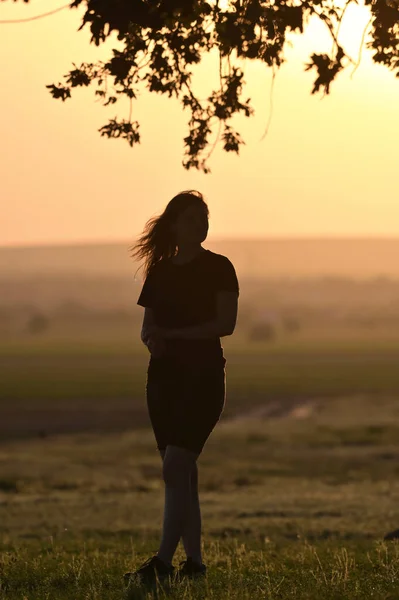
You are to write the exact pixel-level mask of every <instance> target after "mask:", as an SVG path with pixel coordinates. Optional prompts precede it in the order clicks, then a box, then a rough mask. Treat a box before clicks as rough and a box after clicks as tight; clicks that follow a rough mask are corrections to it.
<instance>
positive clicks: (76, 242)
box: [0, 234, 399, 250]
mask: <svg viewBox="0 0 399 600" xmlns="http://www.w3.org/2000/svg"><path fill="white" fill-rule="evenodd" d="M332 240H336V241H344V240H345V241H373V240H375V241H382V240H384V241H385V240H391V241H393V240H397V241H399V234H397V235H376V234H364V235H354V234H351V235H334V234H328V235H323V234H318V235H306V236H298V235H284V236H273V235H271V236H251V237H244V236H227V237H221V236H215V237H208V238H207V239H206V240H204V242H202V243H203V244H204V243H206V242H207V241H208V242H256V241H257V242H259V241H262V242H266V241H319V242H320V241H332ZM121 244H127V245H132V242H128V241H127V240H124V239H119V240H71V241H59V242H57V241H54V242H44V243H40V242H39V243H28V244H24V243H18V242H17V243H11V244H6V245H0V250H8V249H26V250H27V249H32V248H33V249H34V248H65V247H67V248H69V247H74V246H75V247H76V246H117V245H121Z"/></svg>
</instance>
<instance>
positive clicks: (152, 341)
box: [147, 325, 166, 358]
mask: <svg viewBox="0 0 399 600" xmlns="http://www.w3.org/2000/svg"><path fill="white" fill-rule="evenodd" d="M147 348H148V350H149V351H150V353H151V356H153V357H154V358H159V357H160V356H162V355H163V354H164V352H165V350H166V343H165V338H164V337H163V335H162V332H161V330H160V328H159V327H157V326H156V325H154V326H153V327H151V328H150V329H149V330H148V334H147Z"/></svg>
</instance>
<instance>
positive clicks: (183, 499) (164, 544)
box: [158, 445, 198, 565]
mask: <svg viewBox="0 0 399 600" xmlns="http://www.w3.org/2000/svg"><path fill="white" fill-rule="evenodd" d="M197 458H198V454H196V453H194V452H191V451H190V450H186V449H185V448H180V447H178V446H171V445H168V446H167V447H166V452H165V455H164V459H163V478H164V481H165V508H164V521H163V532H162V540H161V545H160V547H159V551H158V556H159V558H160V559H161V560H162V561H163V562H164V563H166V564H168V565H170V564H171V563H172V560H173V556H174V554H175V552H176V548H177V545H178V543H179V540H180V538H181V537H182V534H183V531H184V529H185V525H186V522H187V519H188V516H189V511H190V499H191V490H190V474H191V470H192V468H193V465H194V464H195V462H196V460H197Z"/></svg>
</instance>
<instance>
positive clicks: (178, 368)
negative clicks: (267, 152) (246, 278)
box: [124, 190, 239, 582]
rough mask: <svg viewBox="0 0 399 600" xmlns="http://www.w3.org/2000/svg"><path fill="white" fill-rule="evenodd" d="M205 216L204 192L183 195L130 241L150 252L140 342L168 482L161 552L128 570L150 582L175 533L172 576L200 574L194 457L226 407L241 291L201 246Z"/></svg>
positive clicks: (166, 562)
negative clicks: (227, 343) (227, 340)
mask: <svg viewBox="0 0 399 600" xmlns="http://www.w3.org/2000/svg"><path fill="white" fill-rule="evenodd" d="M208 216H209V209H208V206H207V204H206V202H205V201H204V198H203V196H202V194H201V193H200V192H197V191H195V190H190V191H185V192H181V193H180V194H178V195H177V196H175V197H174V198H172V200H171V201H170V202H169V203H168V205H167V206H166V208H165V210H164V212H163V213H162V214H161V215H160V216H159V217H154V218H152V219H150V220H149V221H148V222H147V224H146V227H145V230H144V231H145V233H143V235H142V236H141V237H140V240H139V242H138V243H137V244H136V245H135V246H133V248H132V250H134V252H133V255H136V256H139V257H140V258H145V259H146V261H145V267H146V268H145V275H146V278H145V281H144V285H143V287H142V291H141V294H140V297H139V299H138V301H137V304H140V305H141V306H144V307H145V312H144V320H143V327H142V331H141V339H142V341H143V343H144V344H145V345H146V346H147V347H148V349H149V351H150V353H151V357H150V360H149V365H148V370H147V385H146V396H147V406H148V411H149V416H150V420H151V424H152V427H153V430H154V435H155V439H156V443H157V447H158V450H159V452H160V453H161V456H162V459H163V479H164V482H165V508H164V520H163V533H162V540H161V544H160V547H159V550H158V552H157V554H156V555H154V556H152V557H151V558H149V559H148V560H147V561H146V562H145V563H144V564H143V565H142V566H141V567H140V568H139V569H138V570H137V571H135V573H134V574H136V575H138V576H139V578H140V580H141V581H146V582H154V581H155V580H156V578H157V577H158V578H159V579H160V580H162V579H164V578H165V577H169V576H172V575H173V574H174V573H175V571H174V567H173V565H172V560H173V556H174V554H175V551H176V548H177V545H178V543H179V540H180V538H181V537H182V538H183V545H184V549H185V552H186V555H187V560H186V561H184V562H183V563H181V565H183V566H182V568H181V569H180V571H179V572H178V573H177V575H178V576H179V577H180V576H182V575H187V576H194V575H202V574H205V572H206V566H205V565H204V564H203V563H202V556H201V512H200V504H199V498H198V470H197V462H196V461H197V458H198V457H199V455H200V453H201V452H202V449H203V447H204V444H205V442H206V440H207V438H208V437H209V435H210V434H211V432H212V430H213V428H214V427H215V425H216V423H217V422H218V421H219V419H220V416H221V414H222V411H223V408H224V403H225V364H226V359H225V358H224V356H223V348H222V345H221V343H220V338H221V337H222V336H226V335H231V334H232V333H233V331H234V328H235V324H236V319H237V307H238V296H239V285H238V280H237V276H236V272H235V269H234V267H233V265H232V263H231V262H230V260H229V259H228V258H227V257H225V256H223V255H221V254H216V253H214V252H211V251H210V250H206V249H205V248H203V247H202V246H201V243H202V242H203V241H204V240H205V239H206V237H207V235H208V227H209V223H208ZM131 575H133V573H126V574H125V576H124V577H125V580H126V581H129V579H130V576H131Z"/></svg>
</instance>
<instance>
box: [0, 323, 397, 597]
mask: <svg viewBox="0 0 399 600" xmlns="http://www.w3.org/2000/svg"><path fill="white" fill-rule="evenodd" d="M345 334H346V335H343V334H342V332H341V334H340V333H339V332H337V331H331V332H329V334H328V335H324V337H323V336H321V335H317V334H316V333H315V334H314V335H313V336H312V335H310V334H309V333H308V335H307V337H302V338H300V337H299V336H298V337H297V338H296V339H295V340H293V339H289V338H287V339H283V340H281V341H279V342H278V343H276V344H274V345H269V346H268V345H266V344H259V345H258V344H252V345H248V344H247V342H246V341H245V339H244V338H242V339H241V338H239V337H237V338H236V339H234V338H231V339H227V338H226V339H225V340H224V341H223V344H224V347H225V354H226V356H227V360H228V363H227V378H228V384H227V399H226V409H225V412H224V414H223V416H222V419H221V421H220V423H219V424H218V426H217V427H216V428H215V431H214V432H213V434H212V435H211V437H210V439H209V440H208V442H207V444H206V446H205V449H204V451H203V453H202V455H201V457H200V459H199V462H198V464H199V478H200V484H199V485H200V497H201V506H202V519H203V555H204V562H205V563H206V564H207V565H208V576H207V579H206V580H205V581H202V582H191V583H190V582H182V583H180V584H173V585H172V586H171V587H167V586H164V587H163V588H158V590H157V591H149V590H145V589H143V588H131V589H130V590H128V591H126V590H125V589H124V586H123V583H122V579H121V576H122V574H123V573H124V572H125V571H127V570H132V569H134V568H136V567H137V566H138V565H139V564H140V563H141V562H143V561H144V560H145V559H146V558H148V556H150V555H151V554H153V553H155V551H156V550H157V547H158V544H159V540H160V534H161V526H162V510H163V481H162V472H161V460H160V457H159V455H158V453H157V450H156V446H155V440H154V437H153V433H152V431H151V430H150V429H149V421H148V420H147V418H148V417H147V416H146V408H145V401H144V396H143V394H144V384H145V368H146V364H147V361H148V354H147V353H146V351H145V348H144V347H142V346H140V345H139V344H132V343H131V341H130V339H129V335H130V334H129V332H124V333H122V332H119V333H118V335H116V333H115V335H114V336H112V335H107V336H104V335H98V337H97V338H95V337H93V335H90V332H87V335H85V334H84V332H81V337H80V339H79V340H76V337H75V338H74V337H73V335H72V333H71V335H70V337H68V336H67V335H66V333H65V332H64V334H63V335H62V336H61V335H59V336H57V335H55V334H54V335H53V336H52V337H47V338H45V337H43V339H42V340H41V341H40V339H36V340H32V339H28V338H21V339H19V340H16V341H15V342H13V343H11V342H8V344H4V343H3V345H2V346H1V348H0V361H1V362H0V364H1V367H2V382H1V403H0V421H1V423H2V426H1V431H2V438H1V440H0V547H1V554H0V598H1V599H2V600H3V599H4V600H5V599H7V600H16V599H19V600H24V599H27V600H33V599H34V600H42V599H47V598H48V599H55V598H56V599H57V600H58V599H59V600H63V599H68V600H72V599H73V600H75V599H82V600H83V599H93V600H94V599H100V598H101V599H107V600H113V599H116V598H118V599H122V598H132V599H133V598H140V599H149V598H153V597H158V598H171V599H183V598H184V599H196V598H201V599H208V598H212V599H217V600H222V599H223V600H224V599H227V600H233V599H234V600H236V599H237V600H244V599H245V600H246V599H248V600H249V599H254V600H258V599H285V598H287V599H288V598H290V599H298V600H302V599H303V600H305V599H312V600H318V599H324V598H326V599H337V600H338V599H343V598H348V599H352V598H359V599H362V600H363V599H368V598H373V599H374V598H378V599H384V600H388V599H389V600H391V599H394V598H398V599H399V586H398V583H399V545H398V542H396V541H384V539H383V538H384V535H385V534H386V533H387V532H389V531H391V530H394V529H397V528H399V502H398V500H399V483H398V481H399V462H398V458H399V445H398V440H399V402H398V399H399V368H398V364H399V360H398V359H399V340H398V339H395V336H394V335H389V332H380V333H379V334H377V333H375V334H373V335H371V334H370V335H369V336H368V337H367V336H366V335H364V336H363V337H362V336H361V335H360V334H356V332H353V333H350V332H348V331H347V332H345ZM99 414H101V415H102V419H103V420H102V421H101V419H99V417H98V415H99ZM112 414H118V415H119V417H118V418H116V417H115V418H114V421H112V422H111V423H110V422H109V421H110V419H111V415H112ZM10 415H11V416H12V415H14V416H13V419H14V420H12V419H11V420H10ZM35 415H36V417H35ZM95 418H96V419H97V421H95ZM18 419H19V420H18ZM32 419H33V421H32ZM35 419H36V420H35ZM57 419H58V420H57ZM85 419H86V420H85ZM118 419H119V420H118ZM32 422H33V426H32V427H31V429H29V423H32ZM18 424H20V425H21V427H20V429H18ZM62 425H64V428H62ZM7 431H8V435H7ZM40 431H41V432H42V434H41V435H38V432H40ZM61 431H62V433H61ZM44 433H45V435H44ZM183 559H184V552H183V548H182V546H179V548H178V551H177V553H176V556H175V560H174V564H175V566H177V565H178V562H179V561H180V560H183Z"/></svg>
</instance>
